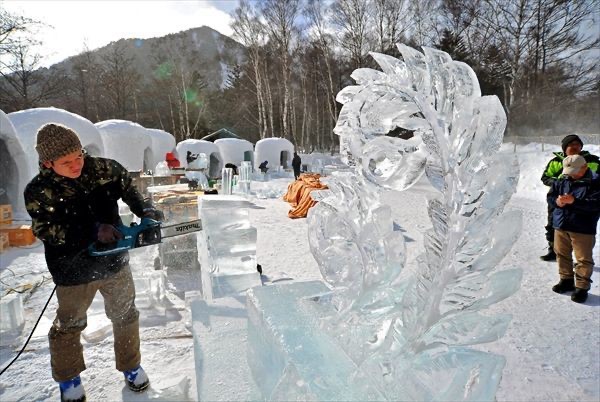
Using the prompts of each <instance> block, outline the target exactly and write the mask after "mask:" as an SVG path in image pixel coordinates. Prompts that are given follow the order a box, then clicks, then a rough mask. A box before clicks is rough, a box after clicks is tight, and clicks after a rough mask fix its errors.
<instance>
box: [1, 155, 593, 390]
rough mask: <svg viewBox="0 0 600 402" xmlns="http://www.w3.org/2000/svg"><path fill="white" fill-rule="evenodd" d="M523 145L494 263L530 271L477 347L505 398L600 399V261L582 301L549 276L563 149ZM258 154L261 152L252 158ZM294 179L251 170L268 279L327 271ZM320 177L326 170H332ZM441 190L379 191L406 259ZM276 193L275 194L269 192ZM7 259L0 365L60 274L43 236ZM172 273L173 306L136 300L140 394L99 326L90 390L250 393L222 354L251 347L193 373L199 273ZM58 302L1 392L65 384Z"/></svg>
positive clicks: (219, 320)
mask: <svg viewBox="0 0 600 402" xmlns="http://www.w3.org/2000/svg"><path fill="white" fill-rule="evenodd" d="M257 148H258V147H257ZM584 149H585V150H588V151H590V152H592V153H595V154H599V153H600V147H597V146H596V147H590V146H584ZM516 151H517V155H518V158H519V161H520V166H521V175H520V181H519V185H518V187H517V193H516V194H515V195H514V196H513V198H512V200H511V201H510V203H509V204H508V207H507V209H509V210H510V209H517V210H520V211H522V213H523V231H522V233H521V235H520V237H519V238H518V239H517V240H516V242H515V244H514V246H513V248H512V251H511V253H510V254H508V255H507V256H506V257H505V258H504V260H503V261H502V263H501V266H500V267H499V268H500V269H503V268H511V267H521V268H522V269H523V281H522V285H521V288H520V290H519V291H518V292H517V293H516V294H514V295H513V296H511V297H509V298H508V299H506V300H504V301H503V302H500V303H497V304H496V305H494V306H492V307H491V309H490V313H494V314H499V313H510V314H512V315H513V320H512V322H511V324H510V327H509V329H508V331H507V334H506V335H505V336H504V337H503V338H501V339H499V340H498V341H496V342H493V343H490V344H485V345H481V346H480V349H481V350H485V351H490V352H492V353H497V354H501V355H503V356H505V357H506V359H507V363H506V366H505V368H504V371H503V377H502V380H501V383H500V387H499V390H498V393H497V395H496V396H497V400H498V401H567V400H568V401H570V400H572V401H597V400H599V399H600V336H599V335H600V309H599V307H600V289H599V285H598V283H599V282H600V281H599V280H598V272H599V271H600V268H599V267H598V265H596V266H595V267H594V274H593V277H592V279H593V281H594V283H593V284H592V288H591V290H590V295H589V298H588V300H587V302H586V303H585V304H581V305H580V304H577V303H573V302H571V300H570V298H569V296H568V295H558V294H556V293H553V292H552V290H551V287H552V285H553V284H554V283H556V281H557V280H558V274H557V266H556V263H549V262H543V261H541V260H540V259H539V258H538V257H539V256H540V255H542V254H544V253H545V250H546V247H547V244H546V241H545V238H544V225H545V224H546V203H545V192H546V188H545V187H544V186H543V185H542V184H541V182H540V180H539V178H540V176H541V173H542V170H543V169H544V167H545V165H546V163H547V161H548V160H549V159H550V157H551V153H550V151H560V148H559V147H557V146H548V145H546V146H545V151H544V152H542V151H541V149H540V147H539V146H538V145H535V146H534V145H532V146H528V147H517V148H516ZM502 152H507V153H510V152H513V146H512V144H505V145H504V146H503V149H502ZM259 158H260V157H258V156H257V161H258V160H260V159H259ZM319 159H321V160H322V162H321V165H323V166H325V165H328V164H329V163H330V158H329V157H327V156H325V155H323V156H315V155H310V156H306V157H303V163H306V162H309V161H310V162H311V163H315V162H314V161H315V160H319ZM291 181H292V179H290V178H274V179H272V180H271V181H267V182H252V191H253V192H254V195H251V196H250V197H249V200H250V201H251V202H252V203H253V204H254V205H253V206H252V208H251V209H250V217H251V224H252V225H253V226H255V227H256V228H257V231H258V240H257V261H258V263H259V264H261V265H262V268H263V273H264V275H265V276H264V279H265V280H266V283H267V284H269V285H271V286H277V283H289V282H290V281H307V280H319V279H321V276H320V272H319V268H318V266H317V264H316V262H315V260H314V258H313V257H312V255H311V253H310V251H309V247H308V240H307V223H306V220H305V219H296V220H292V219H289V218H288V217H287V212H288V210H289V209H290V207H289V205H288V204H286V203H285V202H284V201H282V200H281V197H279V195H281V194H282V193H284V192H285V190H286V187H287V185H288V184H289V183H290V182H291ZM323 181H325V182H327V177H325V178H323ZM434 191H435V190H434V189H433V188H432V187H431V186H430V185H429V184H428V182H427V181H426V179H424V178H423V179H421V181H420V182H419V183H417V184H416V185H415V186H414V187H412V188H410V189H409V190H407V191H404V192H394V191H388V192H386V193H385V194H384V197H383V199H384V201H385V202H386V203H387V204H389V205H390V206H391V207H392V210H393V212H394V214H395V223H396V224H397V225H399V226H400V227H401V228H402V230H403V232H404V235H405V238H406V240H407V249H408V250H407V251H408V253H407V255H408V256H409V258H408V262H407V266H411V262H413V261H414V259H415V258H416V256H417V254H418V253H420V252H421V250H422V248H423V232H424V230H425V229H426V228H428V227H429V226H430V222H429V220H428V218H427V214H426V210H425V203H424V201H425V197H427V196H428V195H429V194H432V193H433V192H434ZM274 196H278V197H277V198H268V197H274ZM265 197H267V198H265ZM157 254H158V248H157V246H150V247H146V248H142V249H137V250H134V251H132V252H131V266H132V270H134V271H137V272H151V271H153V270H154V267H153V262H154V258H155V257H156V255H157ZM0 259H1V261H0V279H1V281H2V282H1V285H0V286H1V289H2V291H3V294H5V293H6V292H7V290H8V289H15V290H18V291H22V292H23V298H24V304H25V315H26V317H25V318H26V324H25V328H24V329H23V331H22V332H21V336H20V337H19V339H17V340H16V341H15V342H13V345H12V346H2V347H1V348H0V366H1V367H2V368H3V367H5V366H6V364H8V362H9V361H10V360H12V358H13V357H14V355H15V354H16V353H17V351H18V350H19V349H20V347H21V345H22V344H23V342H24V341H25V339H26V337H27V335H28V334H29V332H30V331H31V328H32V326H33V324H34V323H35V320H36V319H37V317H38V315H39V314H40V312H41V310H42V308H43V306H44V304H45V302H46V300H47V298H48V296H49V295H50V292H51V291H52V288H53V283H52V281H51V279H50V275H49V273H48V272H47V270H46V265H45V261H44V255H43V247H42V245H41V243H40V242H36V243H35V244H34V245H32V246H30V247H23V248H11V249H9V250H8V251H7V252H5V253H4V254H1V255H0ZM594 259H595V261H596V264H598V261H600V236H597V237H596V247H595V249H594ZM165 274H166V279H167V282H166V284H167V285H166V289H167V298H168V303H167V308H166V310H165V311H164V312H162V313H161V314H157V312H156V311H153V310H147V309H142V310H141V321H140V326H141V328H140V332H141V341H142V344H141V349H142V364H143V366H144V368H145V370H146V371H147V373H148V374H149V376H150V379H151V382H152V389H151V390H150V391H148V392H147V393H145V394H134V393H132V392H130V391H128V390H127V389H126V387H125V384H124V382H123V379H122V376H121V374H120V373H118V372H117V371H116V370H115V369H114V357H113V349H112V338H111V336H109V335H108V334H102V333H99V334H100V336H98V338H96V339H93V340H94V341H97V342H96V343H87V342H86V341H82V342H83V343H84V349H85V352H84V353H85V357H86V363H87V366H88V369H87V370H86V371H84V372H83V373H82V381H83V384H84V386H85V388H86V391H87V397H88V400H89V401H105V400H110V401H121V400H122V401H147V400H159V401H160V400H195V399H196V395H197V391H196V390H197V387H202V388H204V389H208V390H210V389H215V390H216V389H219V386H221V387H222V385H223V384H237V386H234V387H230V388H229V389H228V390H227V392H222V393H220V394H219V393H215V394H213V395H212V398H210V399H220V400H244V399H248V398H249V397H250V395H251V394H249V391H248V390H249V389H252V388H253V387H252V384H251V380H250V379H249V378H248V377H246V376H244V375H242V374H240V371H239V370H235V367H233V366H232V365H230V363H227V364H225V362H227V361H235V360H236V359H238V360H239V359H245V358H246V357H245V355H241V356H240V355H236V356H233V358H231V356H230V359H229V360H227V359H224V360H222V361H223V362H224V363H223V364H221V365H219V364H217V365H210V366H205V367H204V369H205V370H206V372H205V373H203V376H200V377H199V378H201V379H202V381H203V383H201V384H197V383H196V373H195V368H194V345H193V339H192V335H191V333H190V330H189V312H188V311H187V309H186V303H185V300H184V298H183V292H184V291H185V290H189V288H190V287H192V288H193V284H190V281H191V280H192V279H193V278H196V277H197V275H196V273H195V272H193V271H192V269H189V270H186V269H183V270H172V269H171V268H169V269H168V270H166V273H165ZM190 278H192V279H190ZM138 292H139V289H138ZM242 303H243V300H242ZM241 305H242V306H243V304H241ZM55 308H56V303H55V301H54V299H53V300H52V301H51V302H50V305H49V307H48V309H47V311H46V313H45V314H44V317H43V318H42V321H41V322H40V325H39V326H38V329H37V330H36V332H35V333H34V337H33V338H32V340H31V342H30V343H29V345H28V347H27V349H26V350H25V352H24V353H23V355H22V356H21V357H20V358H19V359H18V360H17V361H16V362H15V363H14V364H13V365H12V366H11V368H9V369H8V371H7V372H6V373H4V374H3V375H2V377H0V399H1V400H2V401H13V400H15V401H16V400H20V401H29V400H57V399H59V391H58V386H57V385H56V383H55V382H54V381H53V380H52V377H51V373H50V362H49V360H50V357H49V353H48V341H47V338H46V334H47V331H48V328H49V325H50V323H51V320H52V319H53V314H54V313H53V311H54V309H55ZM212 311H213V313H212V314H214V316H213V317H212V320H211V329H210V331H212V332H213V333H219V331H221V330H223V329H224V328H227V326H229V325H231V326H234V325H236V322H237V321H236V319H239V317H237V318H236V317H235V316H233V315H231V316H229V315H228V314H227V312H226V311H224V310H219V309H214V310H212ZM91 324H92V320H91V319H90V325H91ZM94 324H95V325H97V324H96V323H94ZM240 339H242V344H240V342H239V340H240ZM244 340H245V336H244V335H243V334H241V335H240V334H239V333H238V336H237V337H223V338H221V339H217V340H215V339H214V337H210V336H209V333H207V335H206V339H205V340H203V339H199V343H200V345H201V346H202V347H203V353H204V354H206V355H207V356H213V355H214V356H217V357H218V356H221V355H232V354H234V353H237V351H240V350H243V349H244V345H243V341H244ZM186 398H187V399H186Z"/></svg>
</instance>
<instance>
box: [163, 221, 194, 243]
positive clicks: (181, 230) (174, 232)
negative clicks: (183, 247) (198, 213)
mask: <svg viewBox="0 0 600 402" xmlns="http://www.w3.org/2000/svg"><path fill="white" fill-rule="evenodd" d="M200 230H202V221H201V220H200V219H196V220H194V221H190V222H182V223H176V224H173V225H167V226H161V233H162V236H161V237H162V238H163V239H164V238H168V237H175V236H181V235H184V234H188V233H194V232H199V231H200Z"/></svg>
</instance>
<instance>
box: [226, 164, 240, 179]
mask: <svg viewBox="0 0 600 402" xmlns="http://www.w3.org/2000/svg"><path fill="white" fill-rule="evenodd" d="M225 167H226V168H231V171H232V172H233V175H234V176H235V175H237V174H238V168H237V166H236V165H235V164H234V163H226V164H225Z"/></svg>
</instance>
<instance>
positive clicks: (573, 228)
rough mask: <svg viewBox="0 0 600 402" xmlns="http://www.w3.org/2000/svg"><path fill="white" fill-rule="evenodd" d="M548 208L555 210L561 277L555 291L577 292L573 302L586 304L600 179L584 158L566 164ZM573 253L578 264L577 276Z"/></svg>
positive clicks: (599, 209)
mask: <svg viewBox="0 0 600 402" xmlns="http://www.w3.org/2000/svg"><path fill="white" fill-rule="evenodd" d="M548 204H549V205H552V206H553V207H554V211H553V213H552V223H553V226H554V229H555V230H554V251H555V252H556V259H557V261H558V274H559V276H560V281H559V282H558V283H557V284H556V285H554V286H553V287H552V290H553V291H554V292H556V293H565V292H570V291H574V292H573V294H572V295H571V300H573V301H574V302H576V303H584V302H585V301H586V300H587V295H588V290H589V289H590V283H591V277H592V271H593V267H594V260H593V258H592V251H593V249H594V244H595V241H596V226H597V224H598V218H599V217H600V176H599V175H598V174H597V173H595V172H592V171H591V170H590V169H589V167H588V165H587V163H586V160H585V159H584V158H583V157H582V156H581V155H571V156H567V157H566V158H565V159H564V160H563V175H562V176H561V177H560V178H559V179H558V180H557V181H555V182H554V183H553V184H552V187H551V189H550V192H549V193H548ZM573 252H575V258H576V260H577V264H576V265H575V272H574V273H573V257H572V253H573Z"/></svg>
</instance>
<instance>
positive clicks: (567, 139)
mask: <svg viewBox="0 0 600 402" xmlns="http://www.w3.org/2000/svg"><path fill="white" fill-rule="evenodd" d="M573 141H577V142H579V143H580V144H581V146H582V147H583V141H581V138H579V136H578V135H576V134H569V135H567V136H566V137H565V138H563V139H562V141H561V143H560V145H561V147H562V150H563V152H564V153H567V145H569V143H571V142H573Z"/></svg>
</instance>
